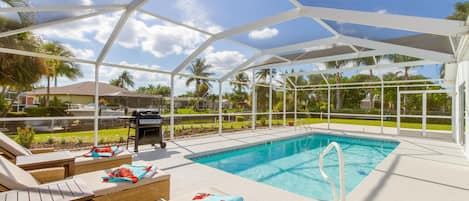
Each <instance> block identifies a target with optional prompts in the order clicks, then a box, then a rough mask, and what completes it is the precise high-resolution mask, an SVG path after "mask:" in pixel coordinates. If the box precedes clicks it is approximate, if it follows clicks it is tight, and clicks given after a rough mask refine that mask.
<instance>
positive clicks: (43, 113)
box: [24, 106, 67, 117]
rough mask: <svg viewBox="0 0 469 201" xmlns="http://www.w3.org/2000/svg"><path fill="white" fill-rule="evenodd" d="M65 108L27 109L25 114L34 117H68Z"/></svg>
mask: <svg viewBox="0 0 469 201" xmlns="http://www.w3.org/2000/svg"><path fill="white" fill-rule="evenodd" d="M65 109H66V108H65V107H62V106H52V107H29V108H25V109H24V112H26V113H27V114H28V115H30V116H32V117H54V116H66V115H67V113H66V112H65Z"/></svg>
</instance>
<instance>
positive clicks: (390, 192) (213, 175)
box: [135, 124, 469, 201]
mask: <svg viewBox="0 0 469 201" xmlns="http://www.w3.org/2000/svg"><path fill="white" fill-rule="evenodd" d="M331 125H332V126H331V128H336V129H340V130H336V131H333V130H332V131H330V132H331V133H336V134H345V135H355V136H364V137H374V138H383V139H394V140H398V141H400V142H401V143H400V145H399V146H398V147H397V148H396V149H395V150H394V151H393V152H392V153H391V154H390V155H389V156H388V157H387V158H386V159H384V160H383V161H382V162H381V163H380V164H379V165H378V166H377V167H376V168H375V170H373V171H372V172H371V173H370V175H369V176H367V177H366V178H365V180H364V181H363V182H362V183H360V184H359V185H358V186H357V187H356V188H355V189H354V190H353V191H352V192H350V193H349V194H348V195H347V200H364V201H372V200H390V201H391V200H392V201H395V200H426V201H431V200H435V201H436V200H438V201H441V200H451V201H457V200H461V201H463V200H464V201H465V200H469V160H468V159H467V158H466V157H465V156H464V154H463V152H462V148H461V147H460V146H459V145H456V144H454V143H451V142H447V141H444V140H435V139H422V138H415V137H405V136H395V135H389V134H392V133H395V130H396V129H393V128H385V129H384V133H386V134H388V135H378V134H363V131H364V130H365V132H367V133H379V131H380V127H376V126H354V125H345V124H331ZM322 128H327V124H320V125H315V126H314V128H309V129H305V128H298V129H296V130H295V129H294V128H293V127H286V128H273V129H272V130H269V129H259V130H255V131H242V132H236V133H231V134H224V135H222V136H220V135H211V136H205V137H197V138H188V139H178V140H175V141H172V142H168V146H167V148H166V150H161V149H159V150H153V149H151V148H150V147H148V146H142V147H141V148H140V152H139V153H138V154H137V155H136V156H135V160H136V161H146V162H152V163H155V164H156V165H157V166H158V167H159V168H161V169H163V170H165V171H166V172H168V173H170V174H171V200H172V201H183V200H190V197H191V195H193V194H194V193H195V192H198V191H201V189H209V188H214V189H217V190H218V191H222V192H225V193H228V194H234V195H242V196H243V197H244V198H245V200H246V201H267V200H269V201H277V200H278V201H285V200H289V201H290V200H291V201H308V200H309V201H311V200H313V199H310V198H306V197H303V196H300V195H297V194H294V193H290V192H287V191H284V190H281V189H278V188H275V187H271V186H269V185H266V184H262V183H257V182H255V181H251V180H248V179H245V178H241V177H239V176H236V175H232V174H229V173H226V172H223V171H221V170H217V169H214V168H211V167H207V166H204V165H201V164H197V163H194V162H192V161H191V160H188V159H186V158H185V156H187V155H192V154H197V153H203V152H210V151H214V150H220V149H227V148H228V149H229V148H235V147H239V146H245V145H248V144H252V143H258V142H263V141H269V140H275V139H280V138H286V137H293V136H297V135H301V134H305V133H310V132H314V131H320V132H329V131H327V130H323V129H322ZM345 179H347V178H345ZM326 193H330V192H326Z"/></svg>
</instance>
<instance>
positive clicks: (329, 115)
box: [327, 86, 331, 130]
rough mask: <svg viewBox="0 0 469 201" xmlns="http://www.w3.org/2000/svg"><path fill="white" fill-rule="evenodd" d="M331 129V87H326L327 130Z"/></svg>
mask: <svg viewBox="0 0 469 201" xmlns="http://www.w3.org/2000/svg"><path fill="white" fill-rule="evenodd" d="M330 129H331V87H330V86H327V130H330Z"/></svg>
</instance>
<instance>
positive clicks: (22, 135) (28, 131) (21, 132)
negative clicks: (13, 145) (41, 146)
mask: <svg viewBox="0 0 469 201" xmlns="http://www.w3.org/2000/svg"><path fill="white" fill-rule="evenodd" d="M16 131H17V132H18V135H17V136H16V141H17V142H18V144H21V145H22V146H23V147H26V148H28V149H29V148H31V144H32V143H33V140H34V134H35V132H34V128H30V127H24V128H20V127H18V128H16Z"/></svg>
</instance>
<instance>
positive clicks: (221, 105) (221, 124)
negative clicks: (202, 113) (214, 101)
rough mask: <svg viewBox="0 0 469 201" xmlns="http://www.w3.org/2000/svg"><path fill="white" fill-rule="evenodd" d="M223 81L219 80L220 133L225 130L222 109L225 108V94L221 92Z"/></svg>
mask: <svg viewBox="0 0 469 201" xmlns="http://www.w3.org/2000/svg"><path fill="white" fill-rule="evenodd" d="M222 83H223V82H222V81H219V82H218V134H219V135H221V134H222V132H223V115H222V109H223V96H222V94H221V92H222V91H221V85H222Z"/></svg>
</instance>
